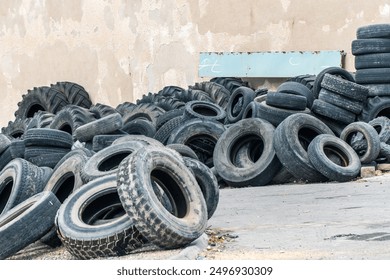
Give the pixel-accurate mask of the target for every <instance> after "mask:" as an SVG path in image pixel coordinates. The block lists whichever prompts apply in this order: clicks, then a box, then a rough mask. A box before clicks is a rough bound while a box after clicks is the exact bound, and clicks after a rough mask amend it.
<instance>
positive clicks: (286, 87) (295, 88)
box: [276, 82, 315, 108]
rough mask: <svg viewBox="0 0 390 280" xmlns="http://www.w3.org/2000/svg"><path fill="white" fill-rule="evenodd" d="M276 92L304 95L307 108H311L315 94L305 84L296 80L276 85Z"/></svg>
mask: <svg viewBox="0 0 390 280" xmlns="http://www.w3.org/2000/svg"><path fill="white" fill-rule="evenodd" d="M276 91H277V92H284V93H290V94H295V95H300V96H304V97H306V102H307V108H311V105H312V104H313V101H314V99H315V96H314V94H313V92H312V91H311V90H310V89H308V87H307V86H305V85H303V84H301V83H298V82H284V83H282V84H281V85H280V86H278V88H277V90H276Z"/></svg>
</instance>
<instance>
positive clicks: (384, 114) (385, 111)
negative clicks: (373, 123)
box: [375, 107, 390, 118]
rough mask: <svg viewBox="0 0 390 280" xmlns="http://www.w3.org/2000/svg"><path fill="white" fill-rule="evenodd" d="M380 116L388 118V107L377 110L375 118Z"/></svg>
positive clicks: (389, 113) (389, 116) (389, 110)
mask: <svg viewBox="0 0 390 280" xmlns="http://www.w3.org/2000/svg"><path fill="white" fill-rule="evenodd" d="M381 116H384V117H388V118H390V107H387V108H384V109H383V110H381V111H379V112H378V114H377V115H376V116H375V118H377V117H381Z"/></svg>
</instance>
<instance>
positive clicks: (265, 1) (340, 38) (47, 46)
mask: <svg viewBox="0 0 390 280" xmlns="http://www.w3.org/2000/svg"><path fill="white" fill-rule="evenodd" d="M389 16H390V1H383V0H381V1H379V0H372V1H364V0H356V1H336V0H326V1H325V0H320V1H311V0H301V1H291V0H276V1H275V0H262V1H258V0H240V1H233V0H212V1H211V0H164V1H162V0H149V1H142V0H118V1H114V0H99V1H97V0H67V1H56V0H35V1H32V0H3V1H1V2H0V56H1V59H0V69H1V72H0V92H1V96H2V103H1V104H2V109H1V110H0V126H5V125H6V124H7V122H8V121H9V120H13V119H14V116H13V113H14V112H15V111H16V109H17V103H18V102H19V101H20V100H21V96H22V94H25V93H26V92H27V90H28V89H30V88H33V87H35V86H43V85H50V84H51V83H56V82H57V81H65V80H66V81H73V82H76V83H79V84H81V85H82V86H84V87H85V88H86V89H87V91H88V92H89V93H90V95H91V99H92V101H93V102H94V103H98V102H100V103H105V104H108V105H111V106H114V107H115V106H116V105H118V104H119V103H121V102H125V101H134V100H135V99H137V98H140V97H141V96H142V94H146V93H148V92H157V91H158V90H160V89H161V88H162V87H164V86H166V85H177V86H182V87H187V86H188V85H191V84H193V83H195V82H197V81H200V80H202V79H201V78H199V77H198V74H197V64H198V62H199V61H198V59H199V58H198V54H199V52H201V51H242V52H247V51H289V50H345V51H346V52H347V57H346V65H345V67H346V68H347V69H348V70H350V71H354V66H353V57H352V55H351V53H350V45H351V41H352V40H353V39H354V38H355V33H356V29H357V28H358V27H359V26H363V25H367V24H373V23H383V22H387V21H388V20H389ZM251 82H253V84H254V85H264V84H265V85H271V84H272V81H266V80H262V79H251Z"/></svg>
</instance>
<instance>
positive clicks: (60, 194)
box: [40, 149, 89, 248]
mask: <svg viewBox="0 0 390 280" xmlns="http://www.w3.org/2000/svg"><path fill="white" fill-rule="evenodd" d="M88 158H89V156H88V154H87V153H86V152H85V151H84V150H82V149H76V150H73V151H71V152H69V153H68V154H67V155H66V156H64V157H63V158H62V159H61V160H60V161H59V162H58V163H57V165H56V166H55V168H54V170H53V173H52V174H51V176H50V178H49V180H48V181H47V183H46V186H45V188H44V191H50V192H52V193H54V194H55V196H56V197H57V199H58V200H59V201H60V202H61V203H63V202H64V201H65V199H66V198H67V197H69V195H70V194H71V193H72V192H73V191H75V190H76V189H78V188H80V187H81V186H83V185H84V182H83V180H82V178H81V170H82V168H83V167H84V165H85V163H86V161H87V160H88ZM40 241H41V242H42V243H44V244H46V245H48V246H50V247H52V248H56V247H58V246H60V245H62V242H61V240H60V239H59V237H58V235H57V229H56V228H55V227H54V226H53V228H52V230H50V231H49V232H48V233H46V234H45V235H44V236H42V238H41V239H40Z"/></svg>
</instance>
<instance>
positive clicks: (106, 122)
mask: <svg viewBox="0 0 390 280" xmlns="http://www.w3.org/2000/svg"><path fill="white" fill-rule="evenodd" d="M122 126H123V121H122V116H121V114H119V113H114V114H111V115H107V116H104V117H102V118H100V119H97V120H94V121H91V122H88V123H86V124H83V125H80V126H79V127H77V128H76V129H75V130H74V131H73V136H74V138H75V139H77V140H79V141H80V142H87V141H90V140H92V139H93V137H94V136H95V135H102V134H109V133H113V132H115V131H117V130H118V129H121V128H122Z"/></svg>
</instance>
